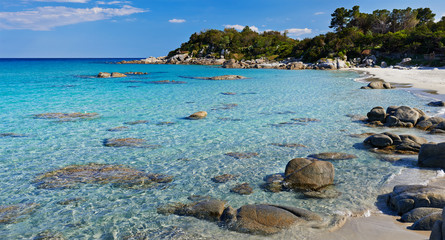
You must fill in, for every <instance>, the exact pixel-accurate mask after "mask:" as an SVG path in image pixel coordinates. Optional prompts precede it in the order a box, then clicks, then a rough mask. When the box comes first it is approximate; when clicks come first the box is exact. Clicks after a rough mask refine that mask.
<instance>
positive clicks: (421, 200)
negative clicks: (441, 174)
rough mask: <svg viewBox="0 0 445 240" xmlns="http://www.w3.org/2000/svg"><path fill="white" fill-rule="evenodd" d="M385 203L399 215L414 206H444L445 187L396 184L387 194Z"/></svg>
mask: <svg viewBox="0 0 445 240" xmlns="http://www.w3.org/2000/svg"><path fill="white" fill-rule="evenodd" d="M387 203H388V206H389V207H390V208H392V209H393V210H395V211H396V212H397V213H398V214H399V215H402V214H405V213H407V212H409V211H411V210H412V209H414V208H420V207H430V208H443V207H445V187H439V186H424V185H397V186H395V187H394V189H393V191H392V192H391V193H390V194H388V198H387Z"/></svg>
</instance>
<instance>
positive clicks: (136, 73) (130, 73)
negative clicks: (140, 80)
mask: <svg viewBox="0 0 445 240" xmlns="http://www.w3.org/2000/svg"><path fill="white" fill-rule="evenodd" d="M124 74H126V75H147V74H148V73H147V72H126V73H124Z"/></svg>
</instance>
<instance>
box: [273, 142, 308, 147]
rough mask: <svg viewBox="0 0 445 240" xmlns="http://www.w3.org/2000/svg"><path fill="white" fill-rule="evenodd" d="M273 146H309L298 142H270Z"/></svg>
mask: <svg viewBox="0 0 445 240" xmlns="http://www.w3.org/2000/svg"><path fill="white" fill-rule="evenodd" d="M269 145H271V146H277V147H287V148H299V147H303V148H305V147H307V146H305V145H303V144H298V143H270V144H269Z"/></svg>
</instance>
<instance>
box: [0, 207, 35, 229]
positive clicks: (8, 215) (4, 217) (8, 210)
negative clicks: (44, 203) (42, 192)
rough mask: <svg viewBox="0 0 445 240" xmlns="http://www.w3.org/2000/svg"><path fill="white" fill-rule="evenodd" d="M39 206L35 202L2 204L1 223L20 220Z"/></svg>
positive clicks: (0, 211)
mask: <svg viewBox="0 0 445 240" xmlns="http://www.w3.org/2000/svg"><path fill="white" fill-rule="evenodd" d="M38 206H39V204H35V203H28V204H16V205H3V206H0V224H7V223H15V222H19V221H20V220H22V219H23V218H25V217H26V215H27V214H29V213H31V212H32V211H34V210H35V208H36V207H38Z"/></svg>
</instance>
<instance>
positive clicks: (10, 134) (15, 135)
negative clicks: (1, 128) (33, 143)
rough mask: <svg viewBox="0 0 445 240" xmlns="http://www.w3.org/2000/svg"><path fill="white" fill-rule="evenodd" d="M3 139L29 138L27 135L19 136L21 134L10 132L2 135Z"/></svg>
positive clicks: (0, 135)
mask: <svg viewBox="0 0 445 240" xmlns="http://www.w3.org/2000/svg"><path fill="white" fill-rule="evenodd" d="M1 137H13V138H16V137H27V135H25V134H19V133H13V132H8V133H0V138H1Z"/></svg>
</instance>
